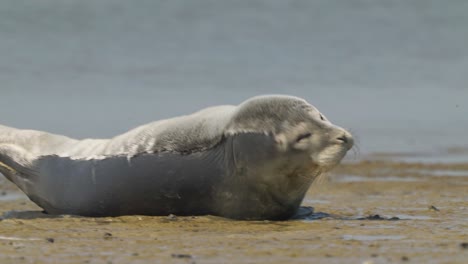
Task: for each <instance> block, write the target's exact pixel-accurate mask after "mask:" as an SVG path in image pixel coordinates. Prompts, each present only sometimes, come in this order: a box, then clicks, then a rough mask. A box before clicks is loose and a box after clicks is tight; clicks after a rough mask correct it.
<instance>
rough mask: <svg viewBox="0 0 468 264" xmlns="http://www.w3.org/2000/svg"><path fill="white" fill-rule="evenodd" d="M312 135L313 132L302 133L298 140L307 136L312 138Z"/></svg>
mask: <svg viewBox="0 0 468 264" xmlns="http://www.w3.org/2000/svg"><path fill="white" fill-rule="evenodd" d="M311 136H312V133H310V132H309V133H305V134H302V135H299V136H298V137H297V139H296V142H299V141H301V140H303V139H306V138H310V137H311Z"/></svg>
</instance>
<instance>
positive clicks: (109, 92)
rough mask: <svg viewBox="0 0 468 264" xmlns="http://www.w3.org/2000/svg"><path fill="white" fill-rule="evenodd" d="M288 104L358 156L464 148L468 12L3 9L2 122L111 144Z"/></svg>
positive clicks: (399, 8) (321, 0)
mask: <svg viewBox="0 0 468 264" xmlns="http://www.w3.org/2000/svg"><path fill="white" fill-rule="evenodd" d="M277 93H279V94H291V95H296V96H300V97H303V98H306V99H307V100H308V101H309V102H311V103H312V104H314V105H315V106H316V107H318V108H319V109H320V110H321V111H322V112H323V113H325V115H326V116H327V117H328V118H329V119H330V120H332V122H334V123H336V124H338V125H341V126H343V127H346V128H348V129H350V130H351V131H352V132H353V133H354V134H355V136H356V137H357V140H358V145H359V149H360V152H359V153H361V155H366V154H369V153H374V152H410V153H419V152H421V153H423V152H431V151H437V150H441V149H445V148H453V147H456V149H458V148H463V147H467V146H468V142H467V140H466V139H467V131H468V1H465V0H446V1H439V0H412V1H407V0H394V1H386V0H372V1H371V0H351V1H346V0H342V1H338V0H314V1H308V0H302V1H300V0H250V1H216V0H197V1H185V0H165V1H162V0H161V1H155V0H139V1H124V0H21V1H18V0H0V123H2V124H5V125H9V126H14V127H20V128H33V129H40V130H46V131H49V132H54V133H60V134H66V135H68V136H72V137H78V138H84V137H110V136H114V135H116V134H118V133H122V132H124V131H126V130H128V129H130V128H132V127H134V126H137V125H140V124H143V123H146V122H150V121H154V120H157V119H161V118H168V117H172V116H176V115H181V114H187V113H190V112H193V111H196V110H198V109H200V108H204V107H207V106H212V105H219V104H238V103H240V102H241V101H243V100H245V99H246V98H249V97H251V96H254V95H258V94H277ZM358 156H359V155H358Z"/></svg>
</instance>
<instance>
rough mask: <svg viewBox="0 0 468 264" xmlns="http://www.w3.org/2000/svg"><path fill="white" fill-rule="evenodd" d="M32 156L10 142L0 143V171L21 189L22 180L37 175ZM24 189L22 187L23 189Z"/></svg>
mask: <svg viewBox="0 0 468 264" xmlns="http://www.w3.org/2000/svg"><path fill="white" fill-rule="evenodd" d="M34 167H35V166H34V165H33V162H32V158H31V157H30V155H29V154H28V153H27V151H25V150H24V149H22V148H20V147H17V146H15V145H11V144H3V145H0V173H2V174H3V175H4V176H6V177H7V178H8V179H9V180H10V181H12V182H13V183H15V184H16V185H18V186H19V187H20V188H21V189H23V186H22V185H23V184H22V182H23V180H20V179H18V178H24V179H27V178H31V177H33V175H37V171H36V170H35V169H34ZM23 191H24V189H23Z"/></svg>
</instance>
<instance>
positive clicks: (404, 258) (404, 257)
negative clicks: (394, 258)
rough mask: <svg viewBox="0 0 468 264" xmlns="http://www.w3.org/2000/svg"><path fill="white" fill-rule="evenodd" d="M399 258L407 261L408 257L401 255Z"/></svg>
mask: <svg viewBox="0 0 468 264" xmlns="http://www.w3.org/2000/svg"><path fill="white" fill-rule="evenodd" d="M401 260H402V261H408V260H409V258H408V257H407V256H403V257H401Z"/></svg>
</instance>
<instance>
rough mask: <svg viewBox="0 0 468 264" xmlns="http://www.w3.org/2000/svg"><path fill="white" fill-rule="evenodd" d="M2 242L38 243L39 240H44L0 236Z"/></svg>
mask: <svg viewBox="0 0 468 264" xmlns="http://www.w3.org/2000/svg"><path fill="white" fill-rule="evenodd" d="M0 240H10V241H38V240H42V239H40V238H21V237H7V236H0Z"/></svg>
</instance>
